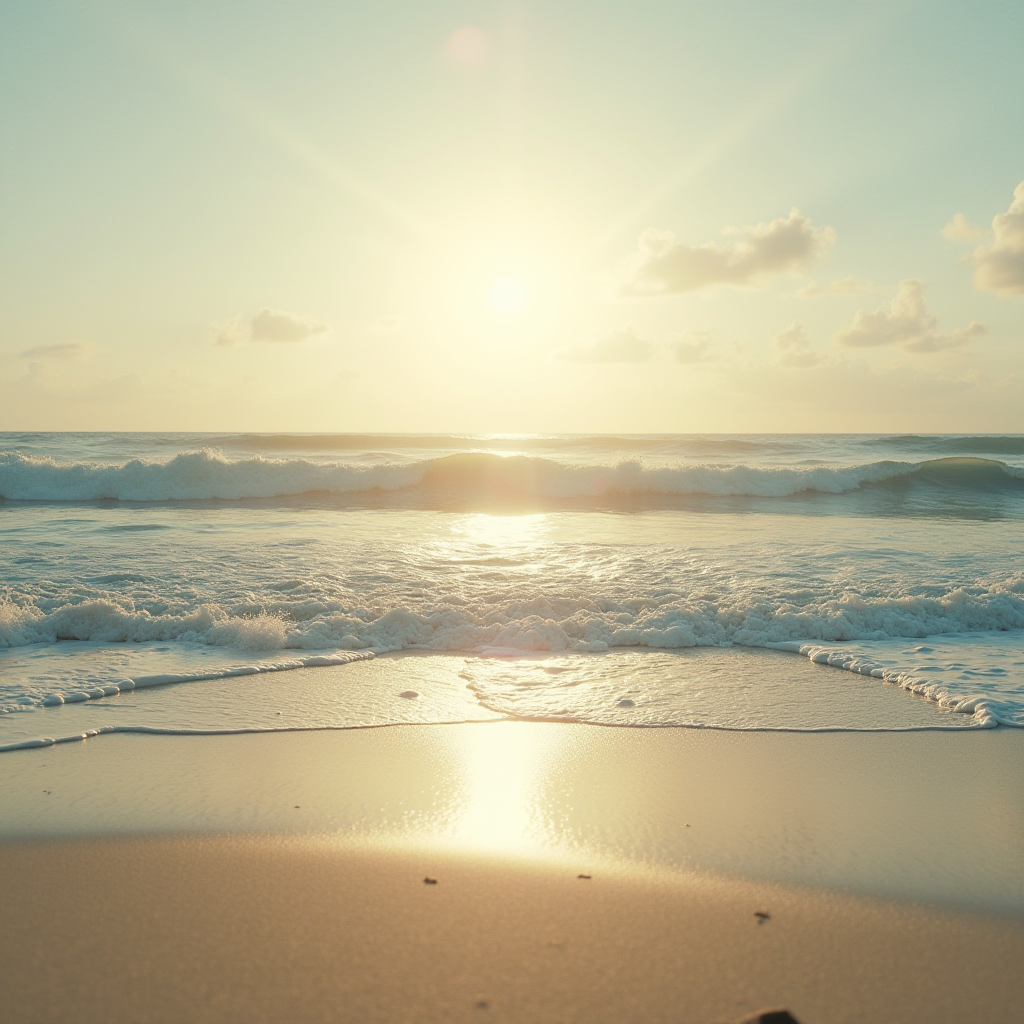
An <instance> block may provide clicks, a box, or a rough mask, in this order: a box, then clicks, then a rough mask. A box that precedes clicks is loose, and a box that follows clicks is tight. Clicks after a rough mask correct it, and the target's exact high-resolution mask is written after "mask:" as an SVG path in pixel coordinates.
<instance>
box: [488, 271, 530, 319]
mask: <svg viewBox="0 0 1024 1024" xmlns="http://www.w3.org/2000/svg"><path fill="white" fill-rule="evenodd" d="M490 298H491V305H492V306H493V307H494V308H495V309H496V310H497V311H498V312H499V313H501V314H503V315H505V316H511V315H512V314H513V313H518V312H519V311H520V310H521V309H522V308H523V305H524V303H525V302H526V289H525V288H524V287H523V282H522V281H520V280H519V278H518V277H511V276H505V277H499V278H498V279H497V280H496V281H495V282H494V283H493V284H492V285H491V290H490Z"/></svg>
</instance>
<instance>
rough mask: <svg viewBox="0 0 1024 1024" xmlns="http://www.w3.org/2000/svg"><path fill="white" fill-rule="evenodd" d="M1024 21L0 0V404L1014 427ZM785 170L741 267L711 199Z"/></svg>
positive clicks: (596, 423)
mask: <svg viewBox="0 0 1024 1024" xmlns="http://www.w3.org/2000/svg"><path fill="white" fill-rule="evenodd" d="M460 29H462V30H466V29H471V30H474V31H473V32H468V33H467V32H465V31H464V32H463V34H462V35H461V36H457V37H454V41H453V33H456V32H457V31H458V30H460ZM1021 39H1024V7H1022V6H1021V5H1020V4H1019V3H1009V2H1008V3H972V4H970V5H968V4H962V3H958V4H954V3H928V2H917V3H903V4H899V3H885V4H868V3H829V4H822V3H820V2H819V3H789V2H768V0H762V2H759V3H714V4H712V3H702V4H686V3H680V2H678V0H677V2H673V3H667V2H666V3H653V2H646V3H644V2H639V3H638V2H633V3H629V4H626V3H622V2H618V3H609V2H588V3H585V4H584V3H572V2H564V3H559V2H548V3H544V4H541V3H526V2H518V3H431V2H426V0H418V2H379V3H375V4H352V3H340V2H337V0H335V2H331V3H327V2H323V3H311V2H307V3H302V2H290V3H256V2H249V3H224V2H221V3H217V4H209V3H190V2H181V0H177V2H174V3H170V2H164V3H149V4H142V3H133V4H119V3H74V4H63V3H49V2H11V0H9V2H7V3H5V4H4V5H2V7H0V138H2V144H0V289H2V292H0V429H20V428H26V429H29V428H34V429H46V428H53V429H76V428H78V429H94V428H114V429H162V428H166V429H197V430H199V429H232V428H237V429H281V430H289V429H291V430H416V429H420V430H467V431H547V430H581V431H594V430H609V431H620V430H633V431H646V430H683V431H690V430H777V429H794V430H845V429H852V430H873V429H878V430H901V429H906V430H945V429H957V430H968V429H977V430H1018V431H1019V430H1024V412H1022V411H1021V407H1022V406H1024V402H1022V401H1021V395H1024V283H1022V284H1021V286H1020V288H1019V289H1018V288H1016V287H1015V286H1014V285H1013V281H1011V282H1010V286H1009V287H1003V288H1002V289H1001V290H999V291H994V290H991V284H989V285H986V281H989V282H990V281H991V277H985V274H986V273H987V270H986V269H985V268H986V267H987V266H988V264H987V262H986V261H987V260H988V259H989V255H990V254H991V252H992V251H994V249H993V247H995V248H997V249H999V252H1000V253H1006V252H1009V257H1008V258H1009V259H1010V260H1011V263H1012V264H1013V266H1019V263H1020V259H1021V256H1020V254H1019V252H1018V251H1017V250H1015V249H1013V248H1012V246H1013V244H1015V243H1014V241H1013V238H1014V237H1016V236H1011V233H1009V228H1007V229H1006V232H1004V234H1002V235H1000V234H998V233H996V234H993V233H992V229H991V222H992V219H993V217H995V216H996V215H998V214H1000V213H1006V211H1007V210H1008V209H1009V207H1010V204H1011V202H1012V201H1013V193H1014V189H1015V188H1016V186H1017V185H1018V184H1019V183H1020V182H1021V181H1024V57H1022V47H1021V45H1020V40H1021ZM792 207H798V208H799V210H800V212H801V214H802V216H803V217H804V218H806V219H807V222H808V226H807V228H806V231H807V232H812V233H813V238H814V239H817V241H816V242H815V243H814V244H813V245H810V248H808V249H806V251H804V250H801V251H800V252H798V253H796V254H795V255H794V256H793V257H792V258H791V259H789V262H788V263H778V261H776V262H775V263H772V259H773V258H774V257H772V256H771V255H770V254H768V255H764V256H763V258H764V259H765V260H767V261H768V262H758V261H760V260H762V256H761V255H755V256H752V257H750V260H748V261H747V263H745V264H744V266H749V268H751V269H750V273H746V272H743V273H741V272H740V271H738V270H736V267H737V266H739V264H738V263H737V260H740V259H741V257H742V258H744V259H745V258H746V257H743V252H745V251H746V250H745V249H744V246H745V245H746V246H749V245H751V244H755V243H753V242H751V239H755V238H756V237H760V236H759V235H758V233H757V232H756V231H754V232H752V233H751V232H747V233H746V234H744V233H743V232H742V231H741V232H740V233H739V234H732V235H723V234H722V232H723V229H727V228H739V229H744V228H753V227H754V226H756V225H759V224H761V225H767V224H770V223H771V222H773V221H782V222H786V223H788V224H791V225H795V224H797V222H796V221H787V218H790V210H791V208H792ZM956 213H962V214H964V215H965V217H966V220H967V222H969V224H970V225H973V226H975V227H976V228H978V229H979V230H980V232H981V233H977V232H976V233H975V234H976V237H962V238H960V239H959V240H949V239H947V238H944V237H943V236H942V234H941V231H942V228H943V226H944V225H946V224H948V223H949V222H950V220H951V218H952V217H953V215H954V214H956ZM803 223H804V222H803V221H800V224H803ZM1015 223H1016V221H1014V224H1015ZM1011 226H1012V225H1011ZM826 228H831V232H826V231H825V229H826ZM648 229H655V230H656V231H659V232H667V231H670V232H672V233H673V235H674V239H675V242H674V243H672V242H671V241H669V242H667V243H666V244H667V245H668V246H669V247H670V248H671V246H672V245H673V244H674V245H675V248H674V249H671V252H670V254H669V255H670V259H673V260H676V259H677V257H678V258H679V259H684V260H685V259H688V258H689V256H688V254H690V253H691V250H695V249H699V247H701V246H705V245H707V244H709V243H714V244H715V245H717V246H718V247H719V250H720V253H719V257H720V260H721V261H722V265H723V266H726V267H727V269H726V270H725V271H723V274H724V276H722V277H721V279H720V280H711V281H710V282H705V283H704V284H703V285H702V286H701V287H696V286H695V284H694V281H693V280H691V279H690V278H689V277H686V275H685V274H684V275H683V276H682V277H679V276H678V274H677V276H675V277H672V278H671V280H669V279H668V278H665V279H664V280H663V279H662V278H661V277H658V276H657V273H655V271H653V270H651V269H650V266H648V265H647V264H645V263H644V262H643V261H644V257H643V255H642V254H643V252H644V251H645V250H643V248H642V247H641V248H639V249H638V244H639V243H638V240H639V238H640V236H641V233H642V232H644V231H646V230H648ZM1022 230H1024V229H1022ZM765 231H767V232H768V235H769V238H770V239H771V238H774V237H775V235H774V234H773V232H774V231H775V229H768V228H765V229H763V230H762V234H764V232H765ZM985 232H987V234H986V233H985ZM951 233H954V234H955V232H951ZM961 234H962V235H965V236H966V235H969V234H970V232H969V231H962V232H961ZM651 237H653V236H651ZM659 237H661V236H659ZM666 237H667V236H666ZM807 237H808V238H810V237H812V236H811V235H808V236H807ZM766 244H767V243H766ZM809 244H810V243H809ZM1007 245H1009V246H1010V249H1009V250H1008V249H1006V246H1007ZM730 246H731V247H732V248H730ZM737 246H738V247H739V248H736V247H737ZM1000 246H1002V248H999V247H1000ZM979 249H980V250H981V255H980V256H978V257H977V259H976V261H975V263H973V264H972V263H971V262H970V261H971V254H972V253H974V252H975V251H976V250H979ZM758 251H759V252H760V250H758ZM765 252H767V250H765ZM704 255H706V253H705V254H704ZM698 256H700V253H698ZM719 257H715V258H716V259H718V258H719ZM701 258H703V256H701ZM638 261H639V262H638ZM751 261H753V262H751ZM1014 261H1016V262H1014ZM677 262H678V261H677ZM674 265H676V264H675V263H673V266H674ZM638 267H639V268H640V269H637V268H638ZM645 268H646V269H645ZM976 271H977V274H978V279H977V280H975V272H976ZM680 273H682V272H680ZM644 274H647V275H648V276H647V278H644V280H647V281H648V282H650V281H654V282H655V288H654V290H655V291H660V292H663V293H664V294H655V295H647V296H644V297H637V296H636V295H633V296H630V295H627V294H625V293H626V292H627V291H629V290H631V288H632V285H631V283H630V282H633V281H634V278H635V279H636V280H640V279H641V277H642V276H643V275H644ZM652 274H653V275H654V276H651V275H652ZM638 275H639V276H638ZM504 277H514V278H516V279H517V280H519V281H521V282H522V287H523V294H524V296H525V299H524V302H523V305H522V308H521V309H518V310H515V311H512V312H509V311H507V310H506V311H504V312H502V311H501V310H498V309H495V308H494V307H493V305H492V304H491V303H490V301H489V298H488V297H489V295H490V292H491V288H492V284H493V282H494V281H495V280H496V279H498V278H504ZM845 278H853V279H855V280H854V282H852V283H849V284H847V285H846V286H844V288H845V292H846V293H845V294H813V293H814V291H815V286H817V290H818V291H819V292H820V291H821V290H822V289H824V288H825V286H828V285H829V284H830V283H831V282H834V281H837V280H842V279H845ZM906 281H921V282H923V285H922V286H921V287H920V288H918V289H917V291H914V289H915V288H916V287H917V286H906V287H904V288H903V289H902V290H901V288H900V282H906ZM666 282H667V283H666ZM979 282H980V285H981V286H980V287H979ZM632 290H633V291H636V289H635V288H632ZM840 290H843V289H840ZM912 294H914V295H919V296H921V299H920V301H921V302H923V306H920V305H918V306H914V307H913V309H912V311H911V314H910V315H909V317H908V315H907V314H906V313H905V312H904V313H903V314H899V313H893V312H892V309H891V307H890V303H892V302H893V300H894V299H896V298H897V296H898V295H902V296H904V298H906V297H907V296H910V295H912ZM908 301H909V300H908ZM264 309H269V310H272V311H274V312H275V313H277V314H281V316H280V317H278V318H277V319H276V320H273V323H276V324H279V325H284V326H283V327H281V329H280V331H279V332H278V333H279V334H280V337H277V338H276V340H273V339H270V338H269V337H268V338H262V337H260V336H259V334H260V331H261V330H262V328H261V327H259V325H260V324H265V323H270V322H271V320H268V319H267V318H266V317H264V318H263V319H262V320H259V319H257V320H254V319H253V317H254V316H256V315H257V314H258V313H259V311H260V310H264ZM858 311H862V314H865V315H869V316H870V315H872V314H875V313H877V312H878V311H883V312H884V316H885V317H887V318H888V319H885V321H884V324H883V327H885V330H889V329H890V328H891V332H890V334H885V332H884V331H883V332H882V333H878V331H875V333H874V334H871V333H870V332H869V333H864V331H863V330H860V329H859V328H858V330H860V333H857V332H856V331H854V332H853V333H851V331H852V330H853V328H854V327H855V326H856V325H857V324H858V323H859V324H861V325H863V324H868V325H869V326H870V325H872V324H873V325H874V327H872V328H871V329H872V330H875V328H877V327H878V325H879V324H880V323H882V321H879V320H870V318H869V319H867V320H865V319H864V318H863V316H862V319H861V320H860V321H858V320H856V318H857V316H858ZM287 317H291V318H292V319H291V320H288V319H287ZM931 317H934V318H936V319H935V321H932V320H931V319H929V318H931ZM894 318H895V319H894ZM897 321H898V323H897ZM910 321H913V322H912V323H910ZM908 323H910V325H909V326H907V325H908ZM972 323H974V324H981V325H984V328H981V327H976V328H973V329H972V328H970V325H971V324H972ZM289 324H291V326H290V327H289V326H288V325H289ZM794 324H797V325H799V327H798V328H797V327H794ZM894 324H895V326H893V325H894ZM886 325H888V326H886ZM915 332H916V333H915ZM271 333H273V332H271ZM285 337H287V338H289V339H291V340H283V339H284V338H285ZM858 338H859V339H861V340H860V342H858V343H851V339H858ZM296 339H298V340H296ZM843 339H845V341H844V340H843ZM218 341H219V342H221V343H220V344H218V343H217V342H218ZM228 342H231V343H230V344H229V343H228ZM837 395H838V396H841V397H840V398H838V399H837Z"/></svg>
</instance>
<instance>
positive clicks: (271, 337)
mask: <svg viewBox="0 0 1024 1024" xmlns="http://www.w3.org/2000/svg"><path fill="white" fill-rule="evenodd" d="M330 329H331V328H330V325H329V324H324V323H321V322H320V321H319V320H314V319H313V317H311V316H300V315H298V314H295V313H285V312H283V311H282V310H279V309H267V308H266V307H263V308H262V309H259V310H257V311H256V312H255V313H254V314H253V315H252V316H233V317H231V319H230V320H224V321H215V322H214V323H211V324H210V326H209V334H210V338H211V340H212V341H213V343H214V345H238V344H241V343H242V342H243V341H269V342H277V343H282V342H283V343H285V344H289V343H294V342H299V341H306V340H308V339H309V338H312V337H314V336H316V335H318V334H326V333H327V331H329V330H330Z"/></svg>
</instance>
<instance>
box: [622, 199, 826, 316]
mask: <svg viewBox="0 0 1024 1024" xmlns="http://www.w3.org/2000/svg"><path fill="white" fill-rule="evenodd" d="M725 233H726V234H729V235H733V236H735V241H732V242H730V243H728V244H726V245H718V244H716V243H714V242H708V243H706V244H704V245H699V246H689V245H683V244H682V243H681V242H677V241H676V240H675V236H674V235H673V234H672V232H671V231H658V230H657V229H655V228H649V229H648V230H647V231H645V232H644V233H643V234H642V235H641V236H640V244H639V249H638V251H637V252H636V253H634V254H633V256H631V257H630V259H629V260H628V261H627V263H626V265H625V267H624V268H623V271H624V272H623V280H622V284H621V287H620V291H621V292H622V294H624V295H635V296H649V295H673V294H678V293H680V292H691V291H697V290H698V289H701V288H709V287H713V286H715V285H731V286H733V287H735V288H749V287H752V286H753V285H756V284H759V283H760V282H762V281H763V280H765V279H766V278H769V277H773V276H777V275H779V274H795V273H800V272H801V271H803V270H806V268H807V267H808V266H809V265H810V263H811V262H812V261H813V260H814V259H815V258H816V257H817V256H819V255H820V254H821V253H822V252H823V251H824V250H825V249H826V248H827V247H828V246H829V245H831V244H832V242H833V241H835V232H834V231H833V230H832V229H831V228H820V229H819V228H816V227H815V226H814V225H813V224H812V223H811V222H810V220H809V219H808V218H807V217H805V216H804V215H803V214H802V213H800V211H799V210H798V209H797V208H796V207H793V209H792V210H791V211H790V213H789V216H788V217H786V218H784V219H783V218H781V217H780V218H778V219H776V220H773V221H772V222H771V223H769V224H757V225H754V226H753V227H745V228H731V229H728V230H727V231H726V232H725Z"/></svg>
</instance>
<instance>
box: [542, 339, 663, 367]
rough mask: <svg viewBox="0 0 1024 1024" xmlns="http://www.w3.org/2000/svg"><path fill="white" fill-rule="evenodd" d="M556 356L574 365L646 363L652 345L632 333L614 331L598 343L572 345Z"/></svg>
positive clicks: (649, 357)
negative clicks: (570, 361)
mask: <svg viewBox="0 0 1024 1024" xmlns="http://www.w3.org/2000/svg"><path fill="white" fill-rule="evenodd" d="M557 355H558V358H559V359H569V360H572V362H574V363H646V362H649V361H650V359H651V357H652V356H653V355H654V344H653V343H652V342H650V341H647V340H646V339H644V338H641V337H639V336H638V335H637V334H635V333H634V332H633V331H615V332H613V333H612V334H609V335H607V336H606V337H604V338H601V339H600V340H599V341H595V342H592V343H591V344H589V345H574V346H573V347H572V348H569V349H564V350H563V351H561V352H559V353H557Z"/></svg>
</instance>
